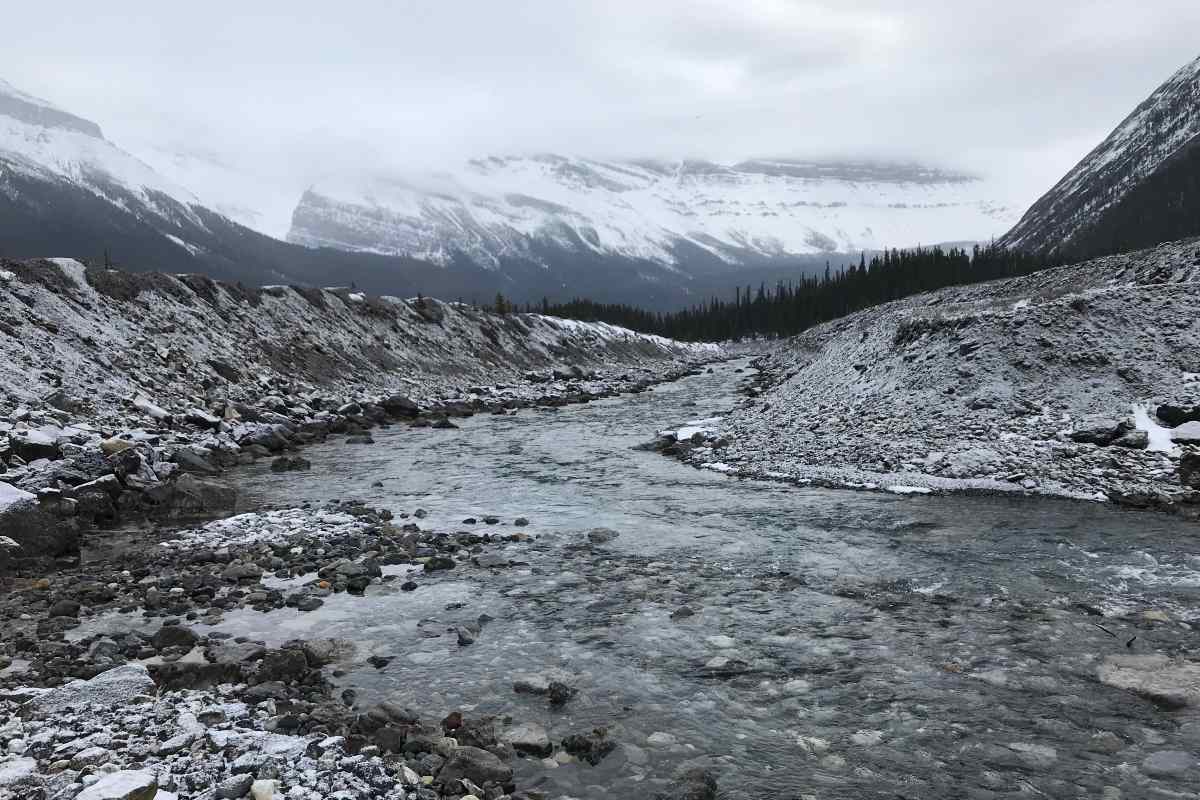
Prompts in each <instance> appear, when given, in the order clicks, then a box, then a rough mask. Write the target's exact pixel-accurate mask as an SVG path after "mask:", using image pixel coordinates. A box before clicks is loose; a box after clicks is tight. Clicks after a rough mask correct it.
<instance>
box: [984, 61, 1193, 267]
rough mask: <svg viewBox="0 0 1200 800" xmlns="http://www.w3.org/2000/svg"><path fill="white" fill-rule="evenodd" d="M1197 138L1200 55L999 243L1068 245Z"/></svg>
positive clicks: (1036, 246) (1038, 247)
mask: <svg viewBox="0 0 1200 800" xmlns="http://www.w3.org/2000/svg"><path fill="white" fill-rule="evenodd" d="M1198 141H1200V58H1197V59H1195V60H1194V61H1192V62H1190V63H1189V64H1186V65H1185V66H1183V67H1182V68H1181V69H1179V71H1177V72H1176V73H1175V74H1174V75H1172V76H1171V77H1170V78H1169V79H1168V80H1167V81H1166V82H1165V83H1163V84H1162V85H1161V86H1159V87H1158V89H1156V90H1155V91H1154V93H1153V94H1151V95H1150V96H1149V97H1148V98H1147V99H1146V100H1144V101H1143V102H1142V103H1141V104H1140V105H1138V107H1137V108H1136V109H1134V111H1133V113H1131V114H1130V115H1129V116H1128V117H1126V118H1125V120H1124V121H1123V122H1122V123H1121V124H1120V125H1118V126H1117V128H1116V130H1114V131H1113V132H1112V133H1111V134H1109V136H1108V138H1106V139H1105V140H1104V141H1103V142H1101V143H1100V145H1099V146H1097V147H1096V149H1094V150H1092V152H1090V153H1088V155H1087V156H1086V157H1084V159H1083V160H1082V161H1080V162H1079V164H1078V165H1076V166H1075V168H1074V169H1072V170H1071V171H1070V172H1069V173H1067V175H1066V176H1065V177H1064V178H1063V179H1062V180H1060V181H1059V182H1058V183H1057V184H1056V185H1055V186H1054V187H1053V188H1052V189H1051V190H1050V191H1049V192H1047V193H1046V194H1045V195H1044V196H1043V197H1042V198H1041V199H1040V200H1038V201H1037V202H1036V203H1034V205H1033V206H1032V207H1031V208H1030V209H1029V211H1028V212H1026V214H1025V215H1024V216H1023V217H1022V218H1021V220H1020V222H1018V223H1017V225H1016V226H1015V227H1014V228H1013V229H1012V230H1011V231H1009V232H1008V233H1007V234H1005V236H1004V237H1003V238H1002V239H1001V243H1002V244H1005V245H1008V246H1011V247H1019V248H1023V249H1027V250H1036V251H1045V250H1059V249H1070V248H1071V246H1072V245H1073V244H1075V243H1076V240H1078V239H1079V238H1080V237H1081V236H1082V235H1083V234H1085V233H1087V232H1088V230H1089V229H1090V228H1095V227H1096V226H1098V225H1100V224H1102V220H1103V219H1104V217H1105V216H1106V214H1107V213H1108V212H1109V211H1110V210H1112V209H1114V208H1115V207H1116V206H1118V205H1119V204H1121V203H1122V201H1123V200H1125V199H1126V198H1127V197H1128V196H1129V194H1130V193H1131V192H1133V191H1135V190H1136V189H1137V187H1138V186H1139V185H1141V184H1143V183H1144V182H1145V181H1146V180H1147V179H1148V178H1150V177H1151V176H1153V175H1154V174H1155V173H1156V172H1158V171H1160V170H1161V169H1163V168H1165V167H1167V166H1168V165H1169V164H1170V163H1171V162H1172V161H1173V159H1175V158H1176V157H1178V156H1179V155H1180V154H1181V153H1183V151H1185V150H1186V149H1188V148H1189V146H1190V145H1193V144H1196V143H1197V142H1198ZM1157 194H1161V193H1157ZM1174 233H1175V235H1176V236H1177V235H1179V234H1180V233H1182V232H1178V231H1177V232H1174ZM1114 243H1115V244H1122V242H1114ZM1123 244H1124V245H1125V246H1129V245H1130V244H1132V243H1131V242H1124V243H1123ZM1138 244H1146V243H1145V242H1140V243H1138Z"/></svg>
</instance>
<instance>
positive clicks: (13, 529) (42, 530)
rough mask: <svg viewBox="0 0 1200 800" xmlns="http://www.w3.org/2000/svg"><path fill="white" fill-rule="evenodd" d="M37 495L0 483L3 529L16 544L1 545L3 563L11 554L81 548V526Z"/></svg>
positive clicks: (58, 552)
mask: <svg viewBox="0 0 1200 800" xmlns="http://www.w3.org/2000/svg"><path fill="white" fill-rule="evenodd" d="M48 509H49V507H48V506H45V505H43V504H42V503H39V502H38V498H37V496H35V495H33V494H31V493H29V492H24V491H21V490H20V489H17V488H16V487H14V486H10V485H9V484H7V483H0V532H3V535H4V536H5V537H7V538H8V539H10V540H12V541H13V542H14V543H15V544H16V545H17V548H18V549H16V550H15V551H14V550H12V548H11V547H3V548H0V567H2V566H5V563H6V560H7V559H8V558H10V557H11V558H30V557H34V556H61V555H67V554H69V553H74V552H77V551H78V550H79V527H78V523H77V522H76V521H75V520H74V519H73V518H71V519H64V518H61V517H59V516H57V515H55V514H53V513H52V512H51V511H50V510H48Z"/></svg>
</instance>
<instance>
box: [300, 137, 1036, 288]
mask: <svg viewBox="0 0 1200 800" xmlns="http://www.w3.org/2000/svg"><path fill="white" fill-rule="evenodd" d="M1016 211H1017V207H1016V206H1015V205H1014V204H1012V203H1010V202H1008V201H1007V200H1006V199H1005V198H1004V197H1003V192H1002V191H1001V190H1000V189H999V188H998V187H997V186H996V185H994V184H992V183H989V182H986V181H983V180H980V179H978V178H976V177H973V176H969V175H964V174H959V173H954V172H947V171H942V170H937V169H932V168H929V167H924V166H920V165H913V164H886V163H855V162H847V163H815V162H802V161H787V160H756V161H746V162H742V163H738V164H729V165H725V164H715V163H709V162H703V161H679V162H660V161H636V162H620V161H600V160H594V159H587V158H575V157H565V156H560V155H542V156H536V157H528V158H519V157H511V158H496V157H493V158H484V159H478V160H474V161H471V162H470V163H468V164H466V165H464V166H463V168H462V169H460V170H458V171H456V172H453V173H441V174H437V175H428V176H404V177H399V178H394V179H393V178H383V177H379V178H376V179H374V180H371V181H369V182H366V183H364V184H361V185H359V184H353V185H339V184H337V183H329V184H328V185H318V186H316V187H314V188H313V189H311V190H310V191H308V192H306V193H305V195H304V197H303V198H302V199H301V201H300V204H299V206H298V207H297V208H296V211H295V214H294V215H293V220H292V229H291V232H290V234H289V237H288V238H289V240H290V241H293V242H298V243H301V244H307V245H314V246H327V247H334V248H340V249H346V250H356V251H367V252H375V253H386V254H404V255H409V256H413V257H416V258H421V259H423V260H428V261H433V262H435V263H441V264H447V265H449V264H454V263H458V262H462V261H466V262H470V263H473V264H477V265H480V266H482V267H484V268H486V269H489V270H497V271H501V272H515V273H519V272H520V270H521V269H522V267H526V268H527V267H528V265H533V266H535V267H540V268H541V270H542V271H544V272H549V273H550V274H551V275H563V276H568V278H567V279H568V280H574V279H576V278H577V276H576V275H574V271H575V270H573V267H575V265H576V264H578V263H580V262H583V263H585V264H589V265H590V264H592V263H597V262H598V263H600V264H601V265H602V268H604V269H606V270H608V271H610V272H614V273H616V274H618V275H620V274H621V273H622V272H625V271H630V270H632V271H634V272H636V273H641V274H640V275H639V276H637V277H640V279H641V280H642V282H643V283H646V282H659V283H661V282H667V283H676V284H682V285H683V286H685V287H686V286H687V283H688V281H689V280H690V281H695V279H696V278H697V277H701V276H705V275H707V274H710V273H720V274H722V275H726V276H728V277H726V278H725V281H726V282H727V283H728V282H737V281H739V277H736V276H737V275H738V273H739V272H740V271H742V270H744V269H746V268H760V269H761V268H764V267H768V266H772V265H774V266H784V265H788V266H791V267H792V268H794V267H795V266H796V265H798V264H801V265H802V264H808V265H812V264H814V263H817V262H816V261H812V260H811V258H810V260H808V261H805V260H804V259H805V257H813V256H819V259H818V261H820V262H822V263H823V260H824V258H825V257H827V256H828V254H830V253H835V252H840V253H849V252H852V253H857V252H859V251H860V250H864V249H866V250H870V249H876V248H880V247H884V246H902V245H914V244H918V243H926V244H931V243H936V242H942V241H947V240H967V239H987V238H989V237H993V236H995V235H997V234H998V233H1000V232H1001V231H1003V230H1004V229H1005V228H1006V227H1007V226H1008V225H1009V224H1011V222H1012V221H1013V220H1014V219H1015V218H1016Z"/></svg>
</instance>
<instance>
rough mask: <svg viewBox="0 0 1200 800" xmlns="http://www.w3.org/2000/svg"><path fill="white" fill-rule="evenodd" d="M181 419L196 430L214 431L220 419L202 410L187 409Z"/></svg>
mask: <svg viewBox="0 0 1200 800" xmlns="http://www.w3.org/2000/svg"><path fill="white" fill-rule="evenodd" d="M183 418H184V419H185V420H186V421H187V422H190V423H191V424H192V425H195V426H196V427H198V428H210V429H213V430H215V429H216V428H217V427H219V426H220V424H221V418H220V417H217V416H214V415H212V414H210V413H208V412H207V411H205V410H204V409H202V408H189V409H188V410H187V411H186V412H185V413H184V415H183Z"/></svg>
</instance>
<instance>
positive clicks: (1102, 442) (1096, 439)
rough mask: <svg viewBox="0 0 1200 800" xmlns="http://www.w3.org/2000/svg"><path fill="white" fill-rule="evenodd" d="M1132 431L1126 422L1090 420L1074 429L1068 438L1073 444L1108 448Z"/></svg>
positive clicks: (1131, 426)
mask: <svg viewBox="0 0 1200 800" xmlns="http://www.w3.org/2000/svg"><path fill="white" fill-rule="evenodd" d="M1132 430H1133V425H1131V424H1130V423H1129V422H1128V420H1108V419H1102V420H1092V421H1091V422H1089V423H1087V424H1086V425H1082V426H1080V427H1079V428H1076V429H1075V430H1074V431H1072V432H1071V433H1070V434H1069V435H1068V436H1069V438H1070V439H1071V441H1073V442H1079V443H1080V444H1094V445H1098V446H1100V447H1108V446H1109V445H1111V444H1112V443H1113V442H1115V441H1117V440H1118V439H1120V438H1121V437H1122V436H1125V435H1126V434H1127V433H1129V432H1130V431H1132Z"/></svg>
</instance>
